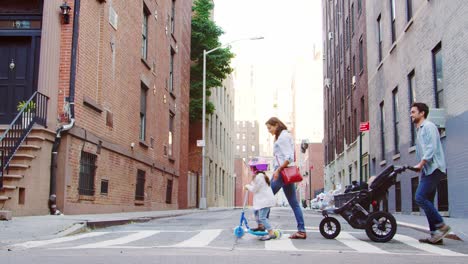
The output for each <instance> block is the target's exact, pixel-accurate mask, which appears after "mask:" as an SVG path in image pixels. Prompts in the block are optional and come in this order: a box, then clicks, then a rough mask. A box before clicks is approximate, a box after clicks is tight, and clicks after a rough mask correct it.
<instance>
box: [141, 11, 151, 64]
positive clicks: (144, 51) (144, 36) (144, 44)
mask: <svg viewBox="0 0 468 264" xmlns="http://www.w3.org/2000/svg"><path fill="white" fill-rule="evenodd" d="M149 16H150V11H149V9H148V7H147V6H146V5H144V6H143V23H142V27H141V28H142V32H141V58H143V59H145V60H146V59H147V56H148V18H149Z"/></svg>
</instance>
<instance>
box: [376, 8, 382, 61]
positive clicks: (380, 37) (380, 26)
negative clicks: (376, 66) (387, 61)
mask: <svg viewBox="0 0 468 264" xmlns="http://www.w3.org/2000/svg"><path fill="white" fill-rule="evenodd" d="M380 18H381V16H380V15H379V17H377V40H378V45H379V46H378V49H379V62H381V61H382V23H381V21H380Z"/></svg>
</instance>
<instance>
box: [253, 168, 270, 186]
mask: <svg viewBox="0 0 468 264" xmlns="http://www.w3.org/2000/svg"><path fill="white" fill-rule="evenodd" d="M260 173H261V174H263V177H264V178H265V182H266V183H267V184H268V186H270V178H268V176H267V175H266V174H265V172H263V171H257V172H256V173H255V176H254V178H255V177H256V176H257V175H258V174H260Z"/></svg>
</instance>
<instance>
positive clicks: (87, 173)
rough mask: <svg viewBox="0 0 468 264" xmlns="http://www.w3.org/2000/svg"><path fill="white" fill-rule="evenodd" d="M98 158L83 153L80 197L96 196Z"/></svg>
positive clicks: (79, 187) (79, 188) (79, 186)
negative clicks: (95, 178) (95, 177)
mask: <svg viewBox="0 0 468 264" xmlns="http://www.w3.org/2000/svg"><path fill="white" fill-rule="evenodd" d="M96 159H97V156H96V155H94V154H92V153H89V152H85V151H81V158H80V179H79V185H78V193H79V194H80V195H94V176H95V175H96Z"/></svg>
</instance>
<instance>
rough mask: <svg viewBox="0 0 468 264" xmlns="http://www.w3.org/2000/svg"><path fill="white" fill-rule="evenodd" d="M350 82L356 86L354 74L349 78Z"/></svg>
mask: <svg viewBox="0 0 468 264" xmlns="http://www.w3.org/2000/svg"><path fill="white" fill-rule="evenodd" d="M351 84H352V85H353V86H356V76H353V78H351Z"/></svg>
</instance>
